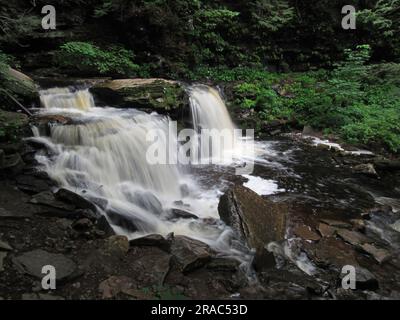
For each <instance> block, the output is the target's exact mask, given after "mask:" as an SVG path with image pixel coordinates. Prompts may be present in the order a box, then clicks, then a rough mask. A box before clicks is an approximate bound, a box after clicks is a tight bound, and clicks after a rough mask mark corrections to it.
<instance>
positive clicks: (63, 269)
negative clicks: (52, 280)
mask: <svg viewBox="0 0 400 320" xmlns="http://www.w3.org/2000/svg"><path fill="white" fill-rule="evenodd" d="M12 261H13V263H14V265H15V266H16V267H17V268H18V269H19V270H20V271H21V272H24V273H27V274H30V275H32V276H34V277H36V278H38V279H42V278H43V274H42V268H43V266H46V265H51V266H53V267H54V268H55V269H56V279H57V280H66V279H67V278H69V277H71V276H72V275H73V274H74V272H75V271H76V268H77V267H76V264H75V263H74V262H73V261H72V260H71V259H69V258H67V257H65V256H64V255H62V254H54V253H49V252H47V251H44V250H41V249H38V250H33V251H29V252H26V253H23V254H22V255H20V256H17V257H15V258H13V259H12Z"/></svg>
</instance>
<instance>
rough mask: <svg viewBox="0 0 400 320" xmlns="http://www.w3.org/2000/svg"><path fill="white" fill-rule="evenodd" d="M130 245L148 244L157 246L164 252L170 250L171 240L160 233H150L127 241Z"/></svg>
mask: <svg viewBox="0 0 400 320" xmlns="http://www.w3.org/2000/svg"><path fill="white" fill-rule="evenodd" d="M129 244H130V246H131V247H134V246H144V247H146V246H148V247H158V248H160V249H162V250H164V251H166V252H170V249H171V241H170V240H168V239H165V238H164V237H163V236H162V235H159V234H150V235H148V236H145V237H141V238H137V239H133V240H130V241H129Z"/></svg>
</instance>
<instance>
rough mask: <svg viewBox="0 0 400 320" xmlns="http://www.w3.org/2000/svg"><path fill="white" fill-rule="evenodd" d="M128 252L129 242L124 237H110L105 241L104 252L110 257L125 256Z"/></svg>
mask: <svg viewBox="0 0 400 320" xmlns="http://www.w3.org/2000/svg"><path fill="white" fill-rule="evenodd" d="M128 251H129V240H128V238H127V237H125V236H118V235H115V236H111V237H109V238H108V239H106V240H105V244H104V252H106V253H109V254H111V255H121V256H123V255H125V254H126V253H127V252H128Z"/></svg>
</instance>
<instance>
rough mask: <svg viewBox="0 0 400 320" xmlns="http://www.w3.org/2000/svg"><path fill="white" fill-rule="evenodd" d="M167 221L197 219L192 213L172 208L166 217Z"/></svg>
mask: <svg viewBox="0 0 400 320" xmlns="http://www.w3.org/2000/svg"><path fill="white" fill-rule="evenodd" d="M168 219H169V220H178V219H199V217H198V216H196V215H195V214H194V213H191V212H189V211H185V210H182V209H177V208H172V209H171V210H170V214H169V215H168Z"/></svg>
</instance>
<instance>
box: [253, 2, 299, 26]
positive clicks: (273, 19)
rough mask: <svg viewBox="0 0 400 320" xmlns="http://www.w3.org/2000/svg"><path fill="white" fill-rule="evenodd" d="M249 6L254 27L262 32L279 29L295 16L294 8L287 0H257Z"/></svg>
mask: <svg viewBox="0 0 400 320" xmlns="http://www.w3.org/2000/svg"><path fill="white" fill-rule="evenodd" d="M249 6H250V12H251V18H252V19H253V20H254V22H255V26H254V27H255V29H256V30H258V31H261V32H271V31H272V32H274V31H278V30H279V29H280V28H282V27H284V26H286V25H287V24H289V23H290V22H291V21H292V20H293V18H294V17H295V12H294V8H293V7H291V6H290V4H289V3H288V2H287V1H279V0H255V1H250V2H249Z"/></svg>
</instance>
